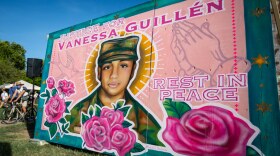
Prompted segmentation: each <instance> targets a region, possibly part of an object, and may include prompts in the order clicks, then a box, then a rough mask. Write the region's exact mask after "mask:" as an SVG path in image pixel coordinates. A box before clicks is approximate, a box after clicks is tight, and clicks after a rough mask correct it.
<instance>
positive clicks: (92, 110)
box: [88, 105, 94, 117]
mask: <svg viewBox="0 0 280 156" xmlns="http://www.w3.org/2000/svg"><path fill="white" fill-rule="evenodd" d="M93 112H94V108H93V106H92V105H90V106H89V109H88V115H89V116H90V117H92V116H93Z"/></svg>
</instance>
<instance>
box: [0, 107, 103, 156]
mask: <svg viewBox="0 0 280 156" xmlns="http://www.w3.org/2000/svg"><path fill="white" fill-rule="evenodd" d="M2 111H3V109H0V114H1V115H2ZM1 115H0V118H2V116H1ZM33 130H34V123H24V122H18V123H16V124H11V125H4V124H0V155H1V156H2V155H4V156H30V155H31V156H52V155H55V156H68V155H71V156H92V155H100V156H101V154H98V153H94V152H91V151H86V150H81V149H76V148H71V147H67V146H62V145H58V144H46V145H43V146H40V145H39V144H37V143H34V142H30V138H32V137H30V136H33V133H34V131H33Z"/></svg>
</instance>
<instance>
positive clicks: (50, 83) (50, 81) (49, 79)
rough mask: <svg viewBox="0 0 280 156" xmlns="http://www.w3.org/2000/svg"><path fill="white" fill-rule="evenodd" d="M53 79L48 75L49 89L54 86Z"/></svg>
mask: <svg viewBox="0 0 280 156" xmlns="http://www.w3.org/2000/svg"><path fill="white" fill-rule="evenodd" d="M54 84H55V81H54V79H53V77H49V78H48V80H47V86H48V88H49V89H52V88H53V87H54Z"/></svg>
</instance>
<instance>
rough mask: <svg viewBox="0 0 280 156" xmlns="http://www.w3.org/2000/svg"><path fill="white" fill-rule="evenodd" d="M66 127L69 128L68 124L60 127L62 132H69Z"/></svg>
mask: <svg viewBox="0 0 280 156" xmlns="http://www.w3.org/2000/svg"><path fill="white" fill-rule="evenodd" d="M68 127H69V123H67V124H63V125H62V131H63V132H64V133H69V131H68V130H67V129H68Z"/></svg>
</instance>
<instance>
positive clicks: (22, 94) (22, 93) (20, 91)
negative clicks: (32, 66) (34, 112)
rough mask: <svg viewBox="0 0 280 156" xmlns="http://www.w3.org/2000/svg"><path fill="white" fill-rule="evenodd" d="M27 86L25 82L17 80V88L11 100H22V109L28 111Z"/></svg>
mask: <svg viewBox="0 0 280 156" xmlns="http://www.w3.org/2000/svg"><path fill="white" fill-rule="evenodd" d="M26 91H27V88H26V87H25V86H24V84H23V83H21V82H20V81H19V82H16V90H15V91H14V93H13V96H12V98H11V100H10V102H20V103H21V104H22V111H23V112H24V113H26V106H27V99H28V97H27V95H28V93H27V92H26Z"/></svg>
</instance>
